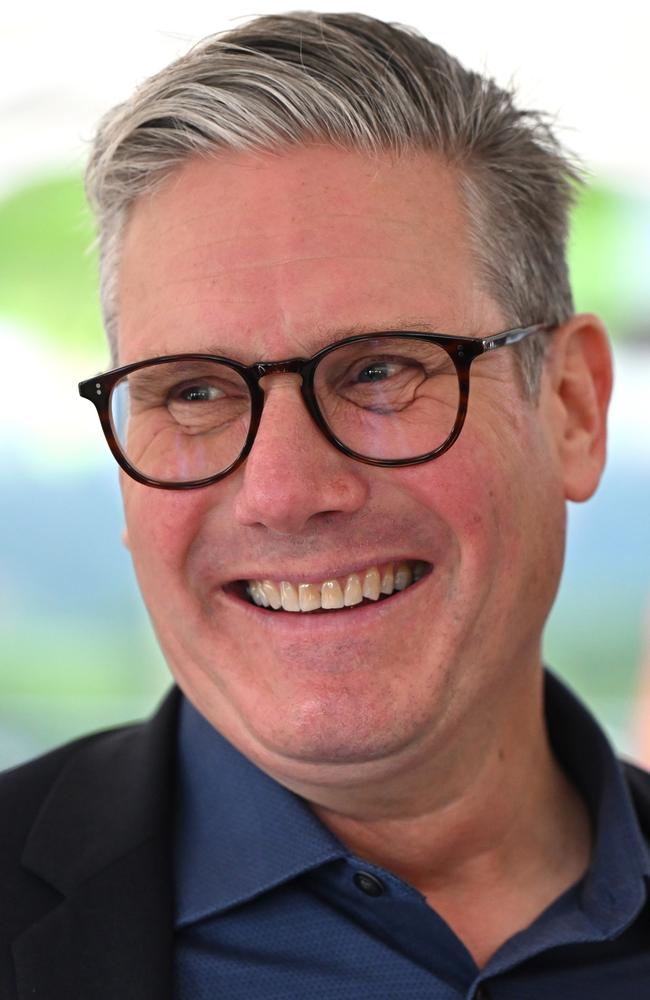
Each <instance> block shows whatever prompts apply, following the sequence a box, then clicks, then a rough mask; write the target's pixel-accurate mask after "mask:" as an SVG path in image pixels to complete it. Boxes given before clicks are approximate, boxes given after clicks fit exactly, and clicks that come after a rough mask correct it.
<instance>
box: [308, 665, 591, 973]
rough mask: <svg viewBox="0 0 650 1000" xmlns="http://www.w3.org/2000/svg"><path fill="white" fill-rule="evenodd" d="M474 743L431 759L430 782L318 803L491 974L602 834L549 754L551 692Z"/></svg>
mask: <svg viewBox="0 0 650 1000" xmlns="http://www.w3.org/2000/svg"><path fill="white" fill-rule="evenodd" d="M471 736H472V739H471V740H470V741H468V740H465V741H464V743H465V746H464V748H463V746H462V744H461V741H460V739H458V740H456V739H455V740H454V741H453V751H454V753H453V755H452V756H451V759H450V760H446V759H445V758H446V757H447V756H448V754H445V753H444V752H440V753H439V754H437V755H431V759H432V760H435V762H436V766H435V768H431V767H429V769H428V775H427V780H426V784H423V775H422V774H419V773H418V769H417V768H410V769H409V774H408V777H405V776H404V775H402V776H401V780H399V781H398V782H397V784H396V785H391V783H390V781H389V782H388V783H384V785H383V787H382V788H381V790H380V791H379V790H378V789H377V788H374V789H373V788H372V787H371V786H368V785H366V786H365V787H364V789H363V790H360V789H357V790H356V794H350V795H349V796H348V797H347V799H346V797H345V796H342V797H341V798H339V799H338V800H337V801H332V800H329V801H324V798H325V799H327V797H323V795H322V790H321V795H319V796H318V799H319V800H320V801H316V800H315V799H314V798H312V799H311V802H312V807H313V809H314V811H315V812H316V814H317V815H318V816H319V817H320V819H321V820H322V821H323V823H325V825H326V826H328V827H329V828H330V829H331V830H332V831H333V832H334V833H335V834H336V835H337V836H338V837H339V839H340V840H341V841H343V843H345V844H346V845H347V846H348V848H349V849H350V850H351V851H352V852H353V853H354V854H356V855H357V856H359V857H360V858H363V859H365V860H367V861H370V862H372V863H373V864H376V865H378V866H380V867H382V868H386V869H388V870H390V871H392V872H393V873H394V874H396V875H398V876H400V877H401V878H402V879H404V881H406V882H408V883H409V884H411V885H413V886H415V887H416V888H417V889H419V891H420V892H422V894H423V895H424V896H425V897H426V898H427V900H428V902H429V904H430V905H431V906H432V907H433V908H434V909H435V910H436V911H437V912H438V913H439V914H440V915H441V916H442V917H443V918H444V919H445V920H446V921H447V923H448V924H449V925H450V926H451V927H452V928H453V929H454V930H455V932H456V933H457V934H458V936H459V937H460V938H461V940H462V941H463V942H464V944H465V945H466V947H467V948H468V950H469V951H470V953H471V954H472V955H473V957H474V959H475V961H476V962H477V964H478V965H482V964H484V963H485V962H486V961H487V960H488V959H489V957H490V956H491V955H492V954H493V953H494V951H496V949H497V948H498V947H499V946H500V945H501V944H503V943H504V941H506V940H507V939H508V938H509V937H511V936H512V934H514V933H516V932H517V931H519V930H521V929H523V928H524V927H526V926H527V925H528V924H529V923H531V922H532V920H534V919H535V918H536V917H537V916H538V915H539V914H540V913H541V912H542V911H543V910H544V909H545V908H546V907H547V906H548V905H549V904H550V903H551V902H553V900H554V899H556V898H557V897H558V896H559V895H560V894H561V893H562V892H563V891H565V890H566V889H567V888H569V886H571V885H572V884H573V883H575V882H576V881H577V880H578V879H579V878H580V877H581V876H582V875H583V874H584V872H585V870H586V868H587V866H588V864H589V857H590V849H591V835H590V827H589V820H588V816H587V813H586V809H585V807H584V804H583V803H582V800H581V799H580V797H579V795H578V793H577V792H576V791H575V789H574V788H573V787H572V786H571V785H570V784H569V782H568V780H567V779H566V777H565V775H564V774H563V772H562V770H561V769H560V767H559V765H558V764H557V762H556V760H555V758H554V757H553V754H552V752H551V749H550V746H549V742H548V736H547V732H546V727H545V723H544V717H543V704H542V691H541V683H540V684H539V685H538V688H537V693H536V696H535V697H531V698H529V699H528V702H527V703H526V704H522V703H520V704H519V705H518V706H517V710H516V711H513V707H512V704H509V707H508V711H507V712H502V713H501V715H500V716H497V715H496V714H491V716H490V726H489V727H487V729H486V732H484V733H483V738H481V735H480V734H479V733H477V732H476V730H473V732H472V734H471ZM468 745H471V746H472V747H473V748H474V753H473V754H471V755H469V756H468V755H467V754H466V753H463V752H462V751H463V749H465V750H467V747H468ZM441 764H442V766H440V765H441ZM432 772H434V773H432ZM395 777H397V778H399V776H398V775H396V776H395ZM348 791H349V792H350V793H351V792H352V789H349V790H348ZM486 918H487V919H486Z"/></svg>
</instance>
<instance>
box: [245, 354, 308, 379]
mask: <svg viewBox="0 0 650 1000" xmlns="http://www.w3.org/2000/svg"><path fill="white" fill-rule="evenodd" d="M306 364H307V359H306V358H286V359H285V360H284V361H258V362H257V363H256V364H255V365H253V369H254V375H255V381H256V382H257V383H258V385H259V381H260V379H262V378H264V376H265V375H300V377H301V379H303V377H304V368H305V365H306Z"/></svg>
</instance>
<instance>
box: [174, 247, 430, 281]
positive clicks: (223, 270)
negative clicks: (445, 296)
mask: <svg viewBox="0 0 650 1000" xmlns="http://www.w3.org/2000/svg"><path fill="white" fill-rule="evenodd" d="M330 260H335V261H355V260H363V261H368V260H376V261H382V262H387V263H390V264H397V263H404V262H410V263H412V264H413V265H414V266H418V267H421V266H422V265H426V264H427V261H426V258H423V257H421V256H418V257H413V258H409V257H404V256H399V255H396V254H380V253H377V254H373V255H372V256H369V255H368V254H352V253H348V254H341V253H332V254H300V255H299V256H295V257H278V258H276V259H274V260H263V261H254V262H252V263H249V264H231V263H228V264H216V263H215V264H211V265H210V268H209V270H208V271H206V272H205V273H201V274H196V273H192V274H189V275H187V277H177V278H173V279H171V280H170V281H169V282H165V285H167V284H170V285H185V284H188V283H191V282H193V281H195V282H199V281H213V280H214V279H215V277H216V276H218V275H223V274H237V273H239V272H244V273H245V272H247V271H259V270H263V269H266V268H278V267H284V266H285V265H287V264H303V263H304V264H307V263H313V262H317V261H330ZM162 287H163V283H162V282H161V283H159V284H158V285H156V286H155V288H156V289H159V288H162Z"/></svg>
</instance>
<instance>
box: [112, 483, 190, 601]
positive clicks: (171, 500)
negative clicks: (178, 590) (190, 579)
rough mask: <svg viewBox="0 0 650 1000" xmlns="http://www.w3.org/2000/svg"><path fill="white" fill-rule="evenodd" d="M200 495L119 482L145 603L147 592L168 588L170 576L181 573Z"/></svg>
mask: <svg viewBox="0 0 650 1000" xmlns="http://www.w3.org/2000/svg"><path fill="white" fill-rule="evenodd" d="M201 492H202V491H198V490H197V491H192V490H188V491H187V492H173V491H169V490H154V489H151V488H150V487H147V486H141V485H140V484H139V483H134V482H132V481H129V482H126V481H124V482H123V483H122V496H123V500H124V515H125V520H126V529H127V534H128V541H129V548H130V550H131V555H132V558H133V565H134V568H135V572H136V575H137V577H138V581H139V583H140V587H141V588H142V591H143V596H144V597H145V600H147V598H148V596H149V592H150V591H157V590H160V589H164V588H167V587H169V585H170V582H171V581H170V577H172V576H178V575H179V574H181V573H182V571H183V565H184V562H185V559H186V554H187V552H188V549H189V547H190V546H191V544H192V539H193V538H194V536H195V533H196V531H197V528H198V524H199V523H200V519H201V513H202V498H201V497H200V493H201Z"/></svg>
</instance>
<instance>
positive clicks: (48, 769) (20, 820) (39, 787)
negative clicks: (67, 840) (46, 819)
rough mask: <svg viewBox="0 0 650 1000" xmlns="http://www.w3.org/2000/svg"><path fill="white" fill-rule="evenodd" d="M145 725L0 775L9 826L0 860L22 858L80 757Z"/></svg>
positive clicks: (78, 742) (89, 738)
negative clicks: (48, 800)
mask: <svg viewBox="0 0 650 1000" xmlns="http://www.w3.org/2000/svg"><path fill="white" fill-rule="evenodd" d="M143 725H144V723H141V722H139V723H132V724H130V725H127V726H115V727H113V728H111V729H106V730H102V731H101V732H96V733H90V734H88V735H86V736H81V737H78V738H77V739H74V740H71V741H70V742H68V743H65V744H63V745H62V746H59V747H56V748H55V749H54V750H50V751H48V752H47V753H44V754H42V755H41V756H39V757H35V758H34V759H33V760H29V761H27V762H26V763H24V764H19V765H18V766H16V767H12V768H10V769H9V770H7V771H2V772H0V816H4V817H5V819H6V822H3V823H0V858H2V857H3V856H4V857H6V855H7V853H9V854H14V853H15V852H17V853H18V854H20V851H21V850H22V846H23V844H24V842H25V837H26V835H27V833H28V832H29V830H30V828H31V826H32V825H33V823H34V820H35V819H36V817H37V815H38V813H39V811H40V809H41V807H42V804H43V802H44V801H45V799H46V798H47V797H48V795H49V793H50V791H51V789H52V788H53V787H54V786H55V785H56V783H57V781H58V779H59V777H60V775H61V774H62V773H63V772H64V771H65V769H66V768H67V767H68V765H69V764H70V763H71V762H72V761H73V760H74V759H75V757H76V756H77V755H78V754H80V753H83V752H85V751H86V750H87V749H89V748H90V747H93V746H94V747H96V748H97V749H100V748H101V746H102V744H103V743H105V742H106V741H107V740H108V741H110V740H111V739H113V738H115V736H118V735H119V734H126V733H129V732H132V731H137V730H138V729H139V728H141V727H142V726H143ZM12 847H13V848H14V850H12Z"/></svg>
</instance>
